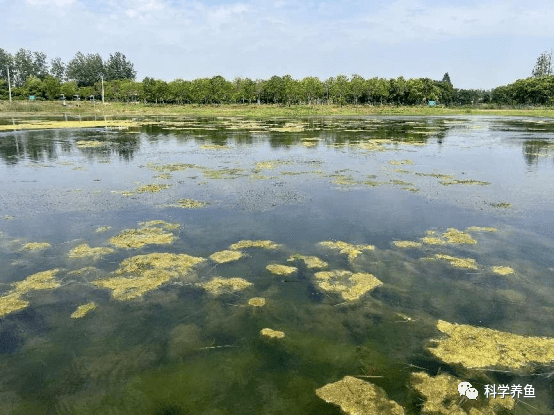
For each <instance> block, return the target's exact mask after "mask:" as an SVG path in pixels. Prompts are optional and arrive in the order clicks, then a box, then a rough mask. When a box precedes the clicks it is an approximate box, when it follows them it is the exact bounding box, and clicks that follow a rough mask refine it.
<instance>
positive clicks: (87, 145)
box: [76, 140, 110, 149]
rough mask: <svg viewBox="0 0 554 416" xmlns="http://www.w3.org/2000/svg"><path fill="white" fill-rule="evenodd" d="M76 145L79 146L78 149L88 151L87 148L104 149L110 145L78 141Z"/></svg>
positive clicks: (94, 141) (95, 141) (91, 141)
mask: <svg viewBox="0 0 554 416" xmlns="http://www.w3.org/2000/svg"><path fill="white" fill-rule="evenodd" d="M76 144H77V147H79V148H81V149H86V148H94V147H104V146H108V145H109V144H110V143H109V142H99V141H97V140H78V141H77V142H76Z"/></svg>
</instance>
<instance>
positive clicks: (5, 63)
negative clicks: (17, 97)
mask: <svg viewBox="0 0 554 416" xmlns="http://www.w3.org/2000/svg"><path fill="white" fill-rule="evenodd" d="M8 68H10V78H11V80H12V84H13V69H14V66H13V56H12V55H11V54H10V53H8V52H6V51H5V50H4V49H2V48H0V78H2V79H5V80H6V82H7V81H8ZM6 85H7V84H6ZM6 88H7V87H6Z"/></svg>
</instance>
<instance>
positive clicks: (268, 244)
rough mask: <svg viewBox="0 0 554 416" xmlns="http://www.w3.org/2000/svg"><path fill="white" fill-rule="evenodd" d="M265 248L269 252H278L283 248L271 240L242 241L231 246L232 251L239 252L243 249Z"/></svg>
mask: <svg viewBox="0 0 554 416" xmlns="http://www.w3.org/2000/svg"><path fill="white" fill-rule="evenodd" d="M250 247H256V248H265V249H268V250H276V249H278V248H281V247H282V245H281V244H277V243H274V242H273V241H271V240H240V241H239V242H238V243H234V244H231V245H230V246H229V248H230V249H231V250H239V249H241V248H250Z"/></svg>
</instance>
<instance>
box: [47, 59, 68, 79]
mask: <svg viewBox="0 0 554 416" xmlns="http://www.w3.org/2000/svg"><path fill="white" fill-rule="evenodd" d="M65 71H66V70H65V64H64V63H63V62H62V58H60V57H59V56H57V57H55V58H54V59H52V60H51V61H50V75H52V76H53V77H54V78H56V79H57V80H58V81H59V82H64V81H65V80H66V76H65Z"/></svg>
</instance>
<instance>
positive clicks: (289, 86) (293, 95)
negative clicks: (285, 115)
mask: <svg viewBox="0 0 554 416" xmlns="http://www.w3.org/2000/svg"><path fill="white" fill-rule="evenodd" d="M282 84H283V104H286V105H288V106H290V105H291V103H297V102H298V101H300V84H299V82H298V81H297V80H296V79H294V78H293V77H292V76H291V75H288V74H287V75H285V76H284V77H283V78H282Z"/></svg>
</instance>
